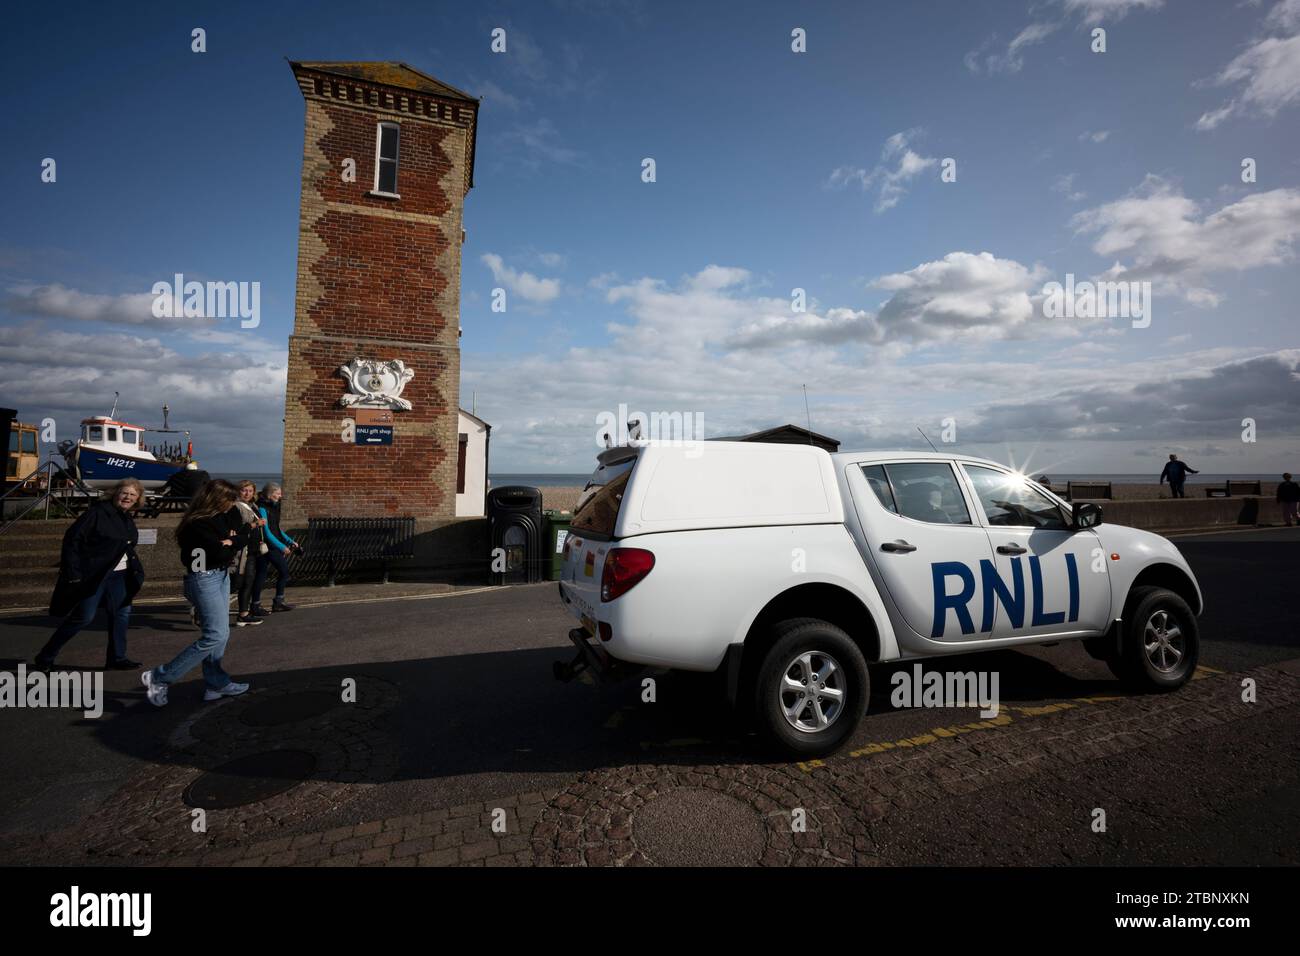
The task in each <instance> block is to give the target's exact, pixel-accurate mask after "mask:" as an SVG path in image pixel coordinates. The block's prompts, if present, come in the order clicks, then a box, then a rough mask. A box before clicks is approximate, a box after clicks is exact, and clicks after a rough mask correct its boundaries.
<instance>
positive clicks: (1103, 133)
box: [1079, 129, 1110, 143]
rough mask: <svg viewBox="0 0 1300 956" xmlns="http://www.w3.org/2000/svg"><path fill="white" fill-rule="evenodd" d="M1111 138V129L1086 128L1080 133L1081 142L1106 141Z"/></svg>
mask: <svg viewBox="0 0 1300 956" xmlns="http://www.w3.org/2000/svg"><path fill="white" fill-rule="evenodd" d="M1109 138H1110V130H1108V129H1098V130H1084V131H1083V132H1082V133H1080V134H1079V142H1081V143H1088V142H1092V143H1104V142H1106V140H1108V139H1109Z"/></svg>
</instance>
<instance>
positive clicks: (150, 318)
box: [4, 277, 212, 327]
mask: <svg viewBox="0 0 1300 956" xmlns="http://www.w3.org/2000/svg"><path fill="white" fill-rule="evenodd" d="M169 279H170V277H169ZM153 301H154V297H153V295H152V294H151V293H148V292H132V293H124V294H121V295H102V294H97V293H90V292H82V291H80V290H78V289H70V288H68V287H67V286H63V285H60V284H58V283H53V284H51V285H36V284H33V283H20V284H17V285H13V286H10V287H9V288H8V289H7V290H6V295H5V298H4V305H5V307H6V308H8V309H9V310H11V311H13V312H15V313H17V314H20V315H30V316H38V317H41V318H50V319H72V320H75V321H78V322H108V323H116V324H119V325H152V326H156V327H167V326H177V325H197V324H200V323H207V322H210V321H212V320H208V319H186V318H180V319H158V318H154V315H153Z"/></svg>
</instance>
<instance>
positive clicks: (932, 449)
mask: <svg viewBox="0 0 1300 956" xmlns="http://www.w3.org/2000/svg"><path fill="white" fill-rule="evenodd" d="M916 430H917V431H919V432H921V437H922V438H924V439H925V443H926V444H927V445H929V446H930V451H932V452H934V453H935V454H938V453H939V449H937V448H935V447H934V442H932V441H930V436H929V435H927V434H926V433H925V432H922V431H921V426H920V425H917V426H916Z"/></svg>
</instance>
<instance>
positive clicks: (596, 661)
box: [551, 627, 625, 684]
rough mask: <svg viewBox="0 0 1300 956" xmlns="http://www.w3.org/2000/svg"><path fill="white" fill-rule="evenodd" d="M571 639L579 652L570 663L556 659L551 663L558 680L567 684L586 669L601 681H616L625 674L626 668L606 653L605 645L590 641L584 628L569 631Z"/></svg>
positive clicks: (552, 670) (552, 671)
mask: <svg viewBox="0 0 1300 956" xmlns="http://www.w3.org/2000/svg"><path fill="white" fill-rule="evenodd" d="M569 640H571V641H572V642H573V643H574V646H576V647H577V649H578V653H577V655H576V656H575V657H574V658H573V660H571V661H569V662H568V663H565V662H564V661H555V662H553V663H552V664H551V673H552V674H554V675H555V679H556V680H558V681H562V682H564V683H566V684H567V683H568V682H569V681H571V680H573V679H574V678H575V677H577V676H578V675H579V674H581V673H582V672H583V671H585V670H590V671H592V672H593V673H594V674H595V675H596V679H597V680H600V681H615V680H619V679H620V678H621V677H623V676H625V668H624V667H622V666H620V664H619V663H618V662H617V661H615V660H614V659H613V658H612V657H610V656H609V655H608V654H607V653H605V649H604V648H603V647H595V646H593V645H591V644H590V643H588V641H587V632H586V630H584V629H583V628H581V627H575V628H573V630H571V631H569Z"/></svg>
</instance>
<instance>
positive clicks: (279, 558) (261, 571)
mask: <svg viewBox="0 0 1300 956" xmlns="http://www.w3.org/2000/svg"><path fill="white" fill-rule="evenodd" d="M271 565H275V574H276V577H275V603H276V604H283V603H284V586H285V585H286V584H288V583H289V559H288V558H286V557H285V556H284V552H283V551H277V550H276V548H275V545H269V546H268V550H267V552H266V554H259V555H258V556H257V576H256V577H255V578H254V579H253V603H254V604H261V603H262V588H263V587H265V586H266V572H267V571H268V570H270V568H271Z"/></svg>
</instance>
